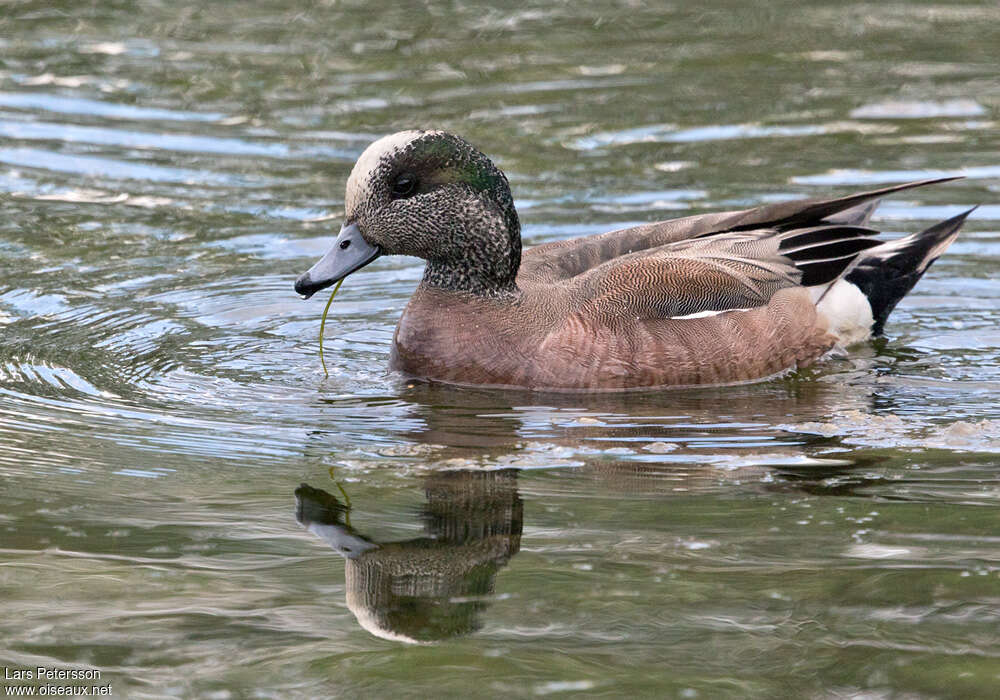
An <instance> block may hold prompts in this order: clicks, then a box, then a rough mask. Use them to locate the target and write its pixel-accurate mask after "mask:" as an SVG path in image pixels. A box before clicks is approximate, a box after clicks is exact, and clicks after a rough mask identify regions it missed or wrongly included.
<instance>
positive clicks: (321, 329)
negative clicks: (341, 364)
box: [319, 280, 344, 377]
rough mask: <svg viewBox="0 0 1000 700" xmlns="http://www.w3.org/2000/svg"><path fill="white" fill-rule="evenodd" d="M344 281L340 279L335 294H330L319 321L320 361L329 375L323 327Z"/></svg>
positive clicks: (325, 373)
mask: <svg viewBox="0 0 1000 700" xmlns="http://www.w3.org/2000/svg"><path fill="white" fill-rule="evenodd" d="M343 283H344V280H340V281H339V282H337V286H336V287H334V288H333V294H331V295H330V301H328V302H326V308H325V309H323V318H322V319H321V320H320V322H319V363H320V364H321V365H323V374H324V375H326V376H327V377H329V376H330V373H329V372H328V371H327V369H326V360H324V359H323V329H324V328H326V315H327V314H328V313H330V304H332V303H333V298H334V297H335V296H337V291H338V290H339V289H340V285H342V284H343Z"/></svg>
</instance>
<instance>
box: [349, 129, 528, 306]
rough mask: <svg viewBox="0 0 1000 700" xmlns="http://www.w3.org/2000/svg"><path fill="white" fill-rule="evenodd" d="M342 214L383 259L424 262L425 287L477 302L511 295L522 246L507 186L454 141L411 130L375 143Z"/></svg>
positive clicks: (489, 165) (356, 172) (354, 175)
mask: <svg viewBox="0 0 1000 700" xmlns="http://www.w3.org/2000/svg"><path fill="white" fill-rule="evenodd" d="M345 212H346V215H347V221H349V222H353V223H356V224H357V225H358V227H359V228H360V230H361V232H362V235H363V236H364V238H365V240H366V241H368V242H369V243H370V244H372V245H375V246H378V247H379V248H380V249H381V251H382V252H383V253H384V254H388V255H392V254H400V255H415V256H417V257H420V258H423V259H425V260H427V261H428V266H427V271H426V273H425V276H424V280H425V282H426V283H428V284H432V285H434V286H439V287H444V288H449V289H455V290H465V291H471V292H474V293H480V294H484V293H485V294H495V293H497V292H500V291H509V290H511V289H513V288H514V279H515V277H516V275H517V269H518V266H519V264H520V255H521V238H520V224H519V222H518V218H517V212H516V211H515V209H514V202H513V198H512V197H511V193H510V187H509V185H508V182H507V178H506V177H505V176H504V174H503V173H502V172H501V171H500V170H499V168H497V167H496V165H494V164H493V162H492V161H491V160H490V159H489V158H487V157H486V156H485V155H483V154H482V153H481V152H480V151H478V150H477V149H476V148H475V147H473V146H472V145H471V144H470V143H468V142H467V141H465V140H464V139H462V138H460V137H458V136H455V135H454V134H449V133H447V132H444V131H416V130H411V131H401V132H399V133H396V134H391V135H389V136H385V137H383V138H381V139H379V140H378V141H375V142H374V143H373V144H371V145H370V146H369V147H368V148H367V149H365V151H364V153H362V154H361V157H360V158H358V162H357V163H356V164H355V166H354V169H353V170H352V171H351V175H350V177H349V178H348V180H347V191H346V197H345Z"/></svg>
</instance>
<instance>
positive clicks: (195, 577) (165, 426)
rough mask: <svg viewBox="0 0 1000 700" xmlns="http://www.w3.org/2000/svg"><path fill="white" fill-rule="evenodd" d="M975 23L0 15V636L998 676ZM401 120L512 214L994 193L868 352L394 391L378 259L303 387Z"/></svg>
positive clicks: (274, 677)
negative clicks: (601, 377) (348, 200)
mask: <svg viewBox="0 0 1000 700" xmlns="http://www.w3.org/2000/svg"><path fill="white" fill-rule="evenodd" d="M998 45H1000V10H998V9H997V7H996V5H995V3H974V2H972V3H959V2H937V3H923V2H920V3H900V4H883V5H875V4H850V3H832V2H827V3H810V4H809V6H808V7H803V6H801V5H800V4H797V3H778V4H774V3H772V4H770V5H768V7H767V8H764V9H755V10H753V11H750V10H748V9H746V8H745V6H744V5H743V4H742V3H725V2H722V3H717V4H715V5H711V6H703V5H699V6H698V7H696V8H694V7H692V8H691V9H686V8H685V7H684V6H683V5H678V6H675V7H659V6H651V7H647V6H645V5H641V4H632V5H618V4H613V3H608V2H584V3H572V4H553V3H538V4H531V5H525V4H516V5H515V4H511V5H510V6H509V7H504V8H495V7H491V6H487V5H477V4H472V3H463V4H454V5H451V6H447V7H446V6H434V7H432V8H428V9H419V10H418V9H414V8H410V7H408V6H406V5H405V4H403V5H400V4H399V3H382V2H377V1H370V2H365V3H353V4H352V3H298V4H291V3H267V2H256V1H255V2H243V3H230V4H222V3H211V4H208V5H204V6H203V5H199V4H194V5H186V6H180V5H178V4H176V3H166V4H158V3H156V4H154V3H127V2H125V3H104V4H98V5H89V4H80V3H70V2H52V1H50V2H46V3H35V2H24V3H16V4H7V5H5V6H4V7H3V8H2V9H0V206H2V212H3V216H2V217H0V477H2V482H0V483H2V484H3V486H2V488H3V491H2V493H3V497H4V505H5V507H4V508H3V512H2V514H0V533H2V538H0V550H2V558H0V593H2V594H0V640H2V642H0V661H2V662H3V665H4V666H5V667H6V668H9V669H23V668H34V667H37V666H50V667H63V668H93V669H98V670H100V671H101V673H102V679H101V683H110V684H111V685H112V686H113V692H114V694H115V696H119V697H133V698H161V697H215V698H227V697H231V698H243V697H247V698H249V697H281V698H285V697H302V698H306V697H322V696H330V695H336V696H339V695H344V696H348V695H353V696H358V695H361V696H365V697H367V696H383V697H389V696H393V695H402V696H422V695H430V694H433V695H437V696H442V697H452V696H465V697H470V696H478V695H482V694H486V695H492V696H512V697H525V696H535V695H539V696H544V695H554V696H557V697H558V696H578V695H585V696H586V695H594V696H597V695H605V696H618V695H623V694H631V695H634V696H638V697H653V696H655V697H679V698H696V697H701V698H724V697H733V698H745V697H760V698H773V697H810V698H833V697H865V698H888V697H908V698H943V697H970V698H971V697H982V698H993V697H995V696H996V689H997V687H998V686H1000V639H998V632H997V630H998V629H1000V530H998V528H997V523H998V518H997V513H998V511H997V507H998V505H1000V478H998V473H997V459H998V457H997V455H998V453H1000V407H998V405H997V401H996V396H997V395H998V390H1000V362H998V358H1000V333H998V332H997V330H996V329H997V328H998V323H1000V287H998V286H997V284H996V282H995V276H996V269H997V260H998V257H1000V229H998V223H997V222H998V221H1000V204H998V203H1000V160H998V156H997V153H1000V136H998V133H1000V132H998V129H997V119H998V114H1000V76H998V74H997V65H996V46H998ZM413 126H426V127H439V128H446V129H450V130H454V131H456V132H459V133H461V134H463V135H464V136H466V137H467V138H469V139H470V140H471V141H472V142H473V143H476V144H477V145H479V146H480V147H481V148H482V149H483V150H484V151H486V152H487V153H489V154H491V155H493V156H494V157H495V158H496V160H497V162H498V163H499V164H500V166H501V167H503V168H504V169H505V171H506V172H507V174H508V175H509V177H510V180H511V182H512V186H513V190H514V194H515V198H516V200H517V202H518V205H519V209H520V212H521V216H522V220H523V222H524V233H525V238H526V241H527V242H528V243H529V244H535V243H540V242H544V241H549V240H556V239H561V238H565V237H568V236H575V235H580V234H587V233H595V232H599V231H604V230H608V229H611V228H615V227H620V226H623V225H627V224H629V223H633V222H641V221H650V220H657V219H662V218H668V217H673V216H680V215H684V214H688V213H697V212H702V211H712V210H718V209H722V208H736V207H745V206H749V205H752V204H758V203H764V202H769V201H774V200H777V199H781V198H788V197H795V196H809V195H816V196H819V195H833V194H839V193H846V192H848V191H850V189H851V188H860V187H868V186H876V185H878V184H883V183H893V182H901V181H905V180H909V179H917V178H921V177H925V176H927V175H928V174H931V175H948V174H964V175H966V179H965V180H963V181H960V182H956V183H949V184H947V185H943V186H939V187H935V188H931V189H926V190H919V191H916V192H908V193H905V194H903V195H900V196H898V197H895V198H893V199H892V200H890V201H888V202H886V203H885V205H884V206H883V208H882V209H881V210H880V212H879V214H878V215H877V218H876V222H877V223H878V224H879V225H880V226H881V227H883V228H885V229H886V230H887V231H888V232H889V234H890V235H898V234H899V233H902V232H904V231H913V230H916V229H917V228H919V227H921V226H925V225H928V224H929V223H931V222H933V221H935V220H937V219H940V218H943V217H946V216H950V215H952V214H955V213H958V212H959V211H962V210H964V209H966V208H968V207H970V206H972V205H975V204H980V205H981V206H980V209H979V210H978V211H977V212H976V213H975V214H974V215H973V217H972V218H971V219H970V221H969V223H968V224H967V226H966V228H965V231H964V233H963V235H962V237H961V238H960V239H959V241H958V242H957V243H956V244H955V245H954V246H953V248H952V249H951V250H950V251H949V253H948V254H947V255H946V256H945V257H944V258H943V259H941V260H940V261H939V262H938V263H937V264H936V265H935V266H934V267H933V269H932V270H931V271H930V273H929V274H928V276H927V277H926V278H925V279H924V280H923V281H922V282H921V283H920V284H919V286H918V287H917V289H916V290H915V291H914V293H913V294H912V295H911V296H909V297H908V298H907V299H906V300H905V301H904V302H903V303H902V304H901V305H900V307H899V308H898V309H897V310H896V312H895V313H894V315H893V317H892V318H891V321H890V324H889V327H888V331H889V334H890V337H889V338H888V339H887V340H885V341H878V342H875V343H872V344H870V345H867V346H865V347H862V348H859V349H858V350H857V351H855V352H853V353H852V354H851V355H850V356H849V357H847V358H842V359H836V360H832V361H829V362H826V363H824V364H823V365H821V366H818V367H815V368H813V369H810V370H807V371H803V372H800V373H798V374H795V375H793V376H791V377H788V378H785V379H781V380H775V381H770V382H764V383H760V384H756V385H751V386H741V387H736V388H723V389H702V390H696V391H673V392H669V391H668V392H660V393H651V394H642V395H635V396H630V397H617V398H609V397H582V396H572V397H568V396H545V395H533V394H529V393H523V394H521V393H510V392H492V391H475V390H459V389H451V388H444V387H437V386H427V385H422V384H414V383H408V382H406V381H404V380H401V379H399V378H397V377H394V376H392V375H389V374H388V373H387V372H386V365H387V359H388V351H389V344H390V339H391V335H392V331H393V328H394V326H395V322H396V319H397V318H398V315H399V312H400V310H401V308H402V306H403V304H404V303H405V300H406V299H407V298H408V296H409V295H410V293H411V291H412V289H413V287H414V286H415V284H416V282H417V280H418V279H419V277H420V274H421V269H420V266H419V264H417V263H416V262H415V261H413V260H409V259H392V258H389V259H385V258H384V259H381V260H379V261H378V262H376V263H375V264H373V265H371V266H369V267H367V268H365V269H364V270H363V271H361V272H359V273H357V274H355V275H353V276H352V277H351V278H350V280H348V283H347V284H346V285H345V286H344V288H343V289H342V291H341V293H340V295H339V296H338V299H337V302H336V303H335V304H334V308H333V311H332V317H331V323H330V324H328V338H327V344H326V347H327V363H328V365H329V366H330V369H331V373H330V377H329V379H324V377H323V374H322V371H321V368H320V366H319V360H318V357H317V343H316V335H317V331H318V326H319V314H320V311H321V309H322V303H323V300H320V299H313V300H310V301H308V302H304V301H301V300H299V299H298V298H297V297H296V296H295V295H294V293H293V292H292V289H291V285H292V282H293V280H294V278H295V276H296V275H297V274H298V273H300V272H301V271H303V270H304V269H306V268H307V267H308V266H309V265H310V264H311V263H312V261H313V260H314V259H315V258H316V257H317V256H319V255H320V254H322V252H323V251H324V250H325V249H326V247H327V246H328V245H329V243H330V241H331V240H332V237H333V235H334V234H335V232H336V230H337V228H338V226H339V222H340V217H341V215H342V213H343V211H342V206H343V186H344V182H345V180H346V177H347V174H348V173H349V171H350V168H351V165H352V164H353V161H354V159H355V158H356V157H357V155H358V154H359V153H360V152H361V150H362V149H363V148H364V147H365V146H366V145H367V143H369V142H370V141H371V140H373V139H375V138H376V137H378V136H380V135H382V134H385V133H389V132H392V131H396V130H399V129H402V128H406V127H413ZM303 484H305V486H303ZM348 550H350V551H348ZM5 684H6V685H7V686H12V685H14V683H12V682H11V681H5Z"/></svg>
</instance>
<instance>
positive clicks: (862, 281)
mask: <svg viewBox="0 0 1000 700" xmlns="http://www.w3.org/2000/svg"><path fill="white" fill-rule="evenodd" d="M975 209H976V207H973V208H972V209H969V210H968V211H966V212H962V213H961V214H959V215H958V216H953V217H952V218H950V219H947V220H945V221H942V222H940V223H937V224H934V225H933V226H931V227H930V228H928V229H926V230H924V231H921V232H920V233H914V234H912V235H909V236H906V237H904V238H900V239H898V240H895V241H889V242H888V243H883V244H882V245H879V246H876V247H874V248H871V249H869V250H868V251H867V252H864V253H862V254H861V255H860V256H859V259H858V261H857V263H856V264H855V265H854V267H853V268H851V270H850V271H849V272H848V273H847V275H846V276H845V277H844V279H846V280H847V281H848V282H851V283H853V284H855V285H856V286H857V287H858V288H859V289H860V290H861V291H862V292H863V293H864V295H865V296H866V297H868V302H869V303H870V304H871V307H872V316H873V317H874V319H875V322H874V324H873V325H872V334H874V335H880V334H881V333H882V330H883V328H884V327H885V321H886V319H887V318H888V317H889V314H890V313H891V312H892V310H893V309H894V308H896V304H898V303H899V300H900V299H902V298H903V297H904V296H906V294H907V292H909V291H910V290H911V289H913V285H915V284H916V283H917V280H919V279H920V278H921V277H922V276H923V274H924V273H925V272H927V269H928V268H929V267H930V266H931V264H932V263H933V262H934V261H935V260H937V259H938V257H939V256H940V255H941V254H942V253H944V251H945V250H946V249H947V248H948V246H950V245H951V244H952V242H953V241H954V240H955V238H956V237H957V236H958V232H959V229H960V228H961V227H962V224H963V223H965V220H966V218H968V216H969V214H971V213H972V212H973V211H975Z"/></svg>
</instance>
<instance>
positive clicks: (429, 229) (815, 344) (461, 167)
mask: <svg viewBox="0 0 1000 700" xmlns="http://www.w3.org/2000/svg"><path fill="white" fill-rule="evenodd" d="M953 179H957V178H938V179H933V180H922V181H917V182H908V183H905V184H899V185H893V186H890V187H885V188H882V189H877V190H872V191H866V192H861V193H856V194H852V195H848V196H843V197H839V198H836V199H801V200H792V201H785V202H778V203H771V204H766V205H763V206H758V207H754V208H750V209H743V210H738V211H726V212H716V213H705V214H698V215H693V216H686V217H683V218H679V219H672V220H668V221H659V222H655V223H647V224H642V225H639V226H634V227H631V228H624V229H619V230H615V231H610V232H607V233H601V234H595V235H587V236H581V237H577V238H570V239H566V240H559V241H555V242H550V243H544V244H541V245H537V246H534V247H530V248H527V249H524V250H522V243H521V226H520V221H519V218H518V214H517V210H516V208H515V206H514V199H513V196H512V194H511V189H510V184H509V182H508V180H507V177H506V176H505V175H504V173H503V172H502V171H501V170H500V169H499V168H498V167H497V166H496V165H495V164H494V163H493V161H492V160H490V158H489V157H487V156H486V155H485V154H484V153H482V152H481V151H480V150H478V149H477V148H475V147H474V146H473V145H472V144H471V143H469V142H468V141H467V140H465V139H464V138H462V137H460V136H457V135H455V134H452V133H449V132H446V131H439V130H407V131H401V132H399V133H395V134H391V135H388V136H384V137H382V138H380V139H378V140H377V141H375V142H374V143H372V144H371V145H369V146H368V147H367V148H366V149H365V150H364V151H363V152H362V154H361V156H360V157H359V158H358V160H357V162H356V164H355V165H354V167H353V169H352V171H351V173H350V176H349V177H348V179H347V184H346V192H345V199H344V212H345V218H344V222H343V226H342V227H341V229H340V232H339V234H338V235H337V237H336V239H335V240H334V243H333V246H332V247H331V248H330V250H329V252H327V253H326V254H325V255H324V256H323V257H322V258H321V259H320V260H319V261H318V262H316V263H315V264H314V265H313V266H312V267H311V268H309V270H308V271H306V272H305V273H303V274H302V275H301V276H300V277H299V278H298V279H297V280H296V282H295V291H296V292H297V293H298V294H300V295H301V296H302V297H304V298H309V297H311V296H312V295H313V294H315V293H316V292H318V291H320V290H322V289H325V288H326V287H329V286H330V285H333V284H335V283H337V282H339V281H341V280H343V279H344V278H345V277H347V276H348V275H350V274H351V273H353V272H356V271H357V270H359V269H361V268H363V267H364V266H366V265H368V264H370V263H371V262H372V261H374V260H376V259H377V258H379V257H380V256H383V255H409V256H416V257H418V258H421V259H423V260H424V261H425V267H424V272H423V277H422V279H421V281H420V283H419V285H418V286H417V288H416V290H415V291H414V293H413V295H412V297H411V298H410V300H409V303H408V304H407V305H406V307H405V309H404V310H403V312H402V315H401V316H400V319H399V323H398V326H397V327H396V331H395V334H394V336H393V340H392V348H391V352H390V358H389V366H390V369H391V370H395V371H397V372H399V373H402V374H403V375H405V376H407V377H410V378H414V379H421V380H426V381H431V382H442V383H446V384H453V385H462V386H476V387H492V388H507V389H520V390H529V391H542V392H545V391H552V392H626V391H640V390H655V389H664V388H668V387H692V386H702V385H728V384H740V383H747V382H752V381H759V380H764V379H768V378H772V377H775V376H779V375H782V374H784V373H788V372H790V371H794V370H796V369H797V368H802V367H807V366H809V365H810V364H812V363H815V362H817V361H819V360H821V359H823V358H825V357H827V356H829V355H830V354H832V353H835V352H839V351H842V350H843V349H845V348H847V347H849V346H852V345H856V344H858V343H861V342H863V341H866V340H868V339H869V338H871V337H873V336H877V335H880V334H882V333H883V330H884V327H885V323H886V320H887V318H888V316H889V314H890V313H891V312H892V310H893V308H895V306H896V304H897V303H898V302H899V301H900V299H902V298H903V297H904V296H905V295H906V294H907V293H908V292H909V291H910V290H911V289H912V288H913V286H914V285H915V284H916V282H917V281H918V280H919V279H920V277H921V276H922V275H923V274H924V273H925V272H926V271H927V269H928V268H929V267H930V266H931V264H932V263H933V262H934V261H935V260H936V259H937V258H938V257H939V256H940V255H941V254H942V253H944V251H945V250H946V249H947V248H948V246H950V245H951V243H952V242H953V241H954V240H955V238H956V237H957V236H958V233H959V230H960V228H961V226H962V224H963V223H964V222H965V220H966V218H967V217H968V215H969V214H970V213H971V212H972V211H973V209H974V208H973V209H970V210H968V211H966V212H963V213H961V214H959V215H957V216H954V217H952V218H950V219H947V220H944V221H941V222H939V223H937V224H935V225H933V226H931V227H930V228H928V229H926V230H924V231H920V232H918V233H913V234H910V235H908V236H904V237H902V238H899V239H895V240H889V241H884V240H880V239H878V238H877V236H878V235H879V233H880V232H879V231H878V230H876V229H874V228H872V227H871V226H870V219H871V215H872V212H873V211H874V209H875V207H876V206H877V204H878V201H879V200H880V198H882V197H884V196H886V195H889V194H892V193H895V192H901V191H904V190H909V189H913V188H917V187H923V186H927V185H932V184H937V183H942V182H946V181H948V180H953Z"/></svg>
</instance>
